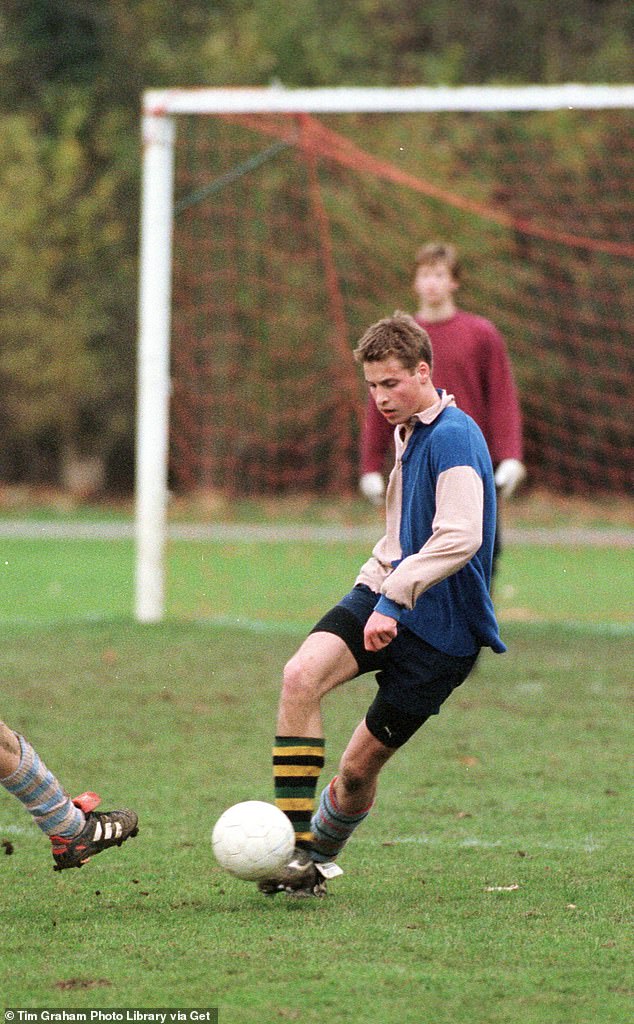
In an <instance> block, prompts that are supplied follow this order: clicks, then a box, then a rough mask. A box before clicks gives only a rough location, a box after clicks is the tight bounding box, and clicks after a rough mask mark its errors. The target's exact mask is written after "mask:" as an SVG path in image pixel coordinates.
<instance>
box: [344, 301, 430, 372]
mask: <svg viewBox="0 0 634 1024" xmlns="http://www.w3.org/2000/svg"><path fill="white" fill-rule="evenodd" d="M390 356H394V358H395V359H398V360H400V362H401V364H402V365H403V366H404V367H405V369H407V370H413V369H415V368H416V367H417V366H418V364H419V363H421V362H423V363H427V365H428V366H429V368H430V370H431V369H432V360H433V353H432V347H431V339H430V337H429V335H428V333H427V331H425V330H424V329H423V328H422V327H421V326H420V324H417V323H416V321H415V320H414V317H413V316H409V314H408V313H401V312H400V311H399V310H397V311H396V312H395V313H394V315H393V316H387V317H385V318H384V319H383V320H378V321H377V323H375V324H372V326H371V327H368V329H367V331H365V333H364V334H363V336H362V338H361V340H360V341H359V344H358V345H357V347H356V348H355V350H354V358H355V359H356V361H357V362H358V363H376V362H380V361H381V360H383V359H389V358H390Z"/></svg>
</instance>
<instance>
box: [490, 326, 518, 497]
mask: <svg viewBox="0 0 634 1024" xmlns="http://www.w3.org/2000/svg"><path fill="white" fill-rule="evenodd" d="M484 329H485V345H484V346H483V353H484V356H483V359H482V373H483V379H484V391H485V394H486V402H487V415H488V430H487V438H488V442H489V448H490V451H491V458H492V460H493V464H494V465H495V466H496V467H497V468H496V472H495V484H496V487H497V488H498V492H499V493H500V494H501V496H502V497H503V498H510V497H511V495H512V494H513V493H514V491H515V490H516V489H517V487H519V485H520V484H521V483H522V481H523V480H524V479H525V477H526V469H525V467H524V463H523V458H524V453H523V442H522V414H521V409H520V403H519V396H518V393H517V387H516V384H515V378H514V376H513V367H512V365H511V359H510V356H509V353H508V350H507V347H506V344H505V342H504V339H503V337H502V335H501V334H500V333H499V331H498V330H497V329H496V328H495V327H494V326H493V324H491V323H489V321H484Z"/></svg>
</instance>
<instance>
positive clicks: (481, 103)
mask: <svg viewBox="0 0 634 1024" xmlns="http://www.w3.org/2000/svg"><path fill="white" fill-rule="evenodd" d="M632 108H634V85H583V84H574V83H573V84H563V85H554V86H508V87H506V86H477V87H475V86H463V87H455V88H451V87H429V88H427V87H405V88H376V87H371V88H352V87H350V88H347V87H340V88H317V89H285V88H282V87H279V86H275V87H270V88H253V89H252V88H226V89H225V88H199V89H166V90H148V91H147V92H146V93H145V94H144V96H143V111H142V141H143V160H142V183H141V189H142V206H141V224H140V265H139V323H138V364H137V427H136V484H135V492H136V493H135V538H136V540H135V543H136V554H135V560H136V572H135V609H134V611H135V617H136V619H137V620H138V621H140V622H156V621H160V620H161V618H162V617H163V615H164V609H165V574H166V571H165V548H166V537H167V507H168V479H169V449H170V442H169V432H170V407H171V402H172V398H173V396H172V358H173V355H172V352H171V345H170V332H171V322H172V312H171V306H172V292H173V279H174V268H173V266H172V263H173V255H172V254H173V241H174V218H175V204H176V200H175V196H174V185H175V164H176V142H177V138H178V134H179V128H178V125H179V121H180V120H185V119H187V118H189V119H191V118H192V117H193V118H196V117H198V118H200V117H216V118H218V117H224V118H226V119H229V120H231V118H234V119H240V118H248V117H251V116H252V117H253V118H255V117H266V116H270V115H282V116H284V115H297V116H298V117H299V118H301V117H302V116H303V115H310V116H315V117H321V116H322V115H338V114H344V115H353V116H354V115H364V114H384V115H385V114H388V115H395V116H397V115H401V114H406V115H413V114H425V113H426V114H433V115H436V114H440V113H442V112H446V113H448V114H452V113H454V114H459V113H480V112H501V113H510V112H517V113H519V112H539V111H542V112H544V113H547V112H557V111H585V110H587V111H591V110H603V111H610V110H624V109H632ZM298 124H299V129H298V131H299V133H300V136H301V132H302V130H304V129H303V128H302V124H301V121H300V122H298ZM304 128H305V130H306V132H310V131H314V128H315V125H314V123H313V122H311V123H310V124H309V123H308V122H306V125H305V126H304ZM264 135H265V137H266V136H267V135H268V142H269V144H270V145H269V148H267V149H265V150H264V151H262V152H260V153H259V154H256V155H255V156H249V157H247V158H246V159H245V160H243V162H242V163H237V164H236V167H237V170H236V171H234V170H231V169H229V170H226V171H224V172H223V173H221V174H220V175H219V176H217V177H216V178H215V179H214V181H213V182H212V184H211V185H210V186H204V187H203V188H202V189H201V190H200V192H201V194H202V193H205V192H206V193H208V194H212V192H213V190H214V189H216V188H218V187H219V185H218V182H220V183H221V184H222V183H223V182H226V181H229V180H231V175H232V174H237V173H239V174H241V175H243V176H244V175H248V174H249V173H251V172H252V170H253V168H255V167H256V166H257V165H258V161H260V162H263V161H265V160H267V159H268V158H269V155H270V154H271V153H272V152H273V151H275V152H278V151H282V150H283V149H284V147H285V146H288V145H290V144H291V143H290V142H289V136H288V134H287V133H286V131H285V129H283V128H280V127H279V126H276V125H273V124H269V125H268V126H267V127H265V128H264ZM308 138H309V136H308V135H306V139H308ZM271 140H272V141H271ZM323 144H324V146H326V147H328V146H330V147H331V149H330V156H331V157H332V159H333V160H336V161H337V162H338V164H339V166H340V167H342V168H344V167H352V166H353V165H354V163H355V161H356V160H358V159H360V157H359V153H360V152H361V151H360V150H359V149H358V148H356V149H355V146H354V144H353V143H352V142H348V143H346V142H345V141H342V140H341V139H334V137H332V133H331V135H328V133H327V131H324V134H323ZM301 145H304V146H305V151H306V153H309V155H310V154H313V156H314V151H313V150H312V149H310V147H309V146H308V144H307V143H306V142H305V140H304V141H302V139H301V137H300V146H301ZM311 145H312V143H311ZM313 156H311V158H310V159H307V161H306V168H307V170H306V175H307V177H306V188H307V189H308V190H311V189H313V186H314V185H315V184H316V170H315V167H314V159H313ZM365 156H366V160H365V164H364V166H363V167H362V172H363V173H366V174H374V175H376V177H377V180H378V181H383V182H386V183H388V184H387V185H386V187H390V188H391V187H392V186H394V187H403V188H405V189H413V190H414V191H416V190H417V189H420V190H422V191H424V190H425V189H426V190H427V193H426V194H427V195H428V196H429V197H431V200H433V201H443V200H444V199H447V201H448V203H449V206H451V205H452V204H453V207H454V208H457V207H459V206H460V205H462V206H463V207H464V208H465V209H467V210H468V211H470V213H472V214H475V215H476V216H477V215H479V214H480V213H481V212H482V210H483V205H482V203H481V202H479V200H478V199H477V197H464V196H462V197H461V196H459V195H457V193H456V191H455V190H454V191H452V190H451V189H450V188H448V187H445V186H444V185H443V182H442V181H441V180H439V181H436V182H434V183H432V184H430V183H429V181H428V182H427V183H426V184H421V182H420V181H419V180H418V179H416V178H415V176H414V175H413V174H411V173H410V174H406V173H405V172H402V171H399V170H398V168H396V169H395V167H394V166H393V165H390V166H388V165H387V164H386V162H385V161H384V160H383V161H381V160H380V159H378V158H374V159H373V158H372V155H371V154H370V155H369V156H368V155H367V154H365ZM311 160H312V163H311ZM214 173H216V172H214ZM342 173H343V172H342ZM332 187H333V188H335V187H336V185H333V186H332ZM313 193H314V195H313V199H314V202H313V205H312V208H311V209H312V213H311V216H312V217H313V218H314V224H315V232H316V234H319V233H320V232H321V267H322V273H323V275H324V278H325V280H326V287H327V292H328V297H327V299H326V300H324V306H323V308H324V317H325V318H329V319H331V320H332V321H334V322H335V323H336V324H338V325H339V328H340V329H338V330H337V332H336V334H337V338H336V339H335V344H336V345H339V351H341V345H342V344H344V343H345V342H344V338H343V335H342V329H341V321H342V316H343V312H342V311H343V298H342V295H341V293H340V292H337V288H336V284H337V282H336V281H335V282H334V285H332V287H330V285H329V282H328V278H329V277H331V278H336V277H337V268H336V265H335V258H334V256H333V254H332V253H331V252H329V246H330V242H329V237H328V234H327V227H328V226H327V225H326V227H325V228H324V230H322V227H323V225H324V223H325V221H326V220H327V212H326V211H325V208H324V206H323V199H322V198H321V197H320V195H319V194H318V188H314V189H313ZM256 213H257V210H256ZM489 214H490V219H491V220H492V221H495V218H496V216H497V217H498V223H499V224H500V225H502V226H504V224H505V218H506V221H507V222H508V223H507V226H508V227H509V228H510V229H511V230H515V231H516V234H517V229H518V226H519V227H520V228H521V231H520V234H522V233H523V234H524V235H525V236H526V237H530V231H531V227H530V223H529V220H530V218H528V217H527V216H526V215H524V217H523V219H522V218H520V217H519V216H518V214H517V213H514V214H512V215H507V214H505V213H504V212H503V211H501V212H498V213H496V212H495V211H493V210H490V211H489ZM252 226H253V230H254V231H257V224H255V223H253V222H252ZM540 230H541V231H542V234H544V233H545V232H544V229H543V228H541V229H539V228H537V227H536V228H535V229H534V232H533V236H532V237H533V238H535V239H538V238H539V232H540ZM551 234H552V237H553V239H555V238H556V231H553V232H552V233H551ZM559 234H560V239H559V241H561V242H562V244H567V243H566V239H568V240H569V242H570V245H571V246H572V247H573V248H574V247H575V246H579V245H580V244H581V247H582V248H583V245H586V249H588V250H589V251H591V250H592V249H593V238H592V237H590V238H587V237H586V236H582V232H581V231H579V232H578V233H577V234H574V233H571V232H567V233H565V232H560V233H559ZM588 234H589V235H590V236H592V231H591V230H590V229H589V230H588ZM599 242H600V246H599V248H597V249H596V252H597V254H598V255H597V258H598V259H602V258H603V257H604V256H605V257H606V258H607V257H608V256H609V255H610V254H612V255H615V256H616V257H617V258H624V259H626V260H631V259H632V254H633V252H634V250H633V249H632V245H631V237H630V238H629V242H628V240H627V239H626V240H625V241H622V240H620V239H605V238H604V239H599ZM263 244H266V241H265V242H264V243H263ZM601 246H603V248H601ZM204 259H205V257H204V256H196V257H195V260H196V262H200V263H202V262H203V261H204ZM210 260H211V264H213V266H210V269H209V270H208V272H207V280H208V279H209V275H211V274H212V273H213V272H214V269H215V270H216V271H218V268H219V267H220V264H219V263H218V260H219V257H218V256H212V257H210ZM214 260H216V262H215V263H213V261H214ZM628 265H629V264H628ZM277 269H278V268H275V270H276V272H277ZM218 272H219V271H218ZM331 284H332V282H331ZM239 287H240V288H241V289H242V292H243V294H244V295H245V296H246V297H247V298H246V299H245V301H247V299H248V300H249V301H250V300H251V298H252V289H251V285H250V284H249V282H248V281H247V282H246V283H243V284H241V285H240V286H239ZM358 287H361V286H358V285H356V284H355V285H354V286H353V285H350V286H349V289H348V290H349V292H350V294H351V295H352V298H351V299H350V301H351V302H354V301H357V304H360V299H359V298H358V296H356V293H354V294H352V293H353V292H354V289H355V288H358ZM532 287H534V285H533V282H532V281H527V288H528V289H530V288H532ZM250 289H251V290H250ZM181 290H182V289H181ZM203 290H204V289H203ZM344 290H345V289H344ZM355 296H356V298H355ZM263 301H265V300H263ZM319 301H320V302H321V301H322V300H321V299H320V300H319ZM202 302H203V306H204V299H203V300H202ZM300 309H301V303H300V304H297V303H296V302H295V301H292V302H289V304H288V310H287V313H286V315H287V317H288V318H290V317H292V316H293V315H299V314H298V313H297V310H300ZM294 311H295V312H294ZM483 312H486V311H485V310H483ZM355 327H356V324H355ZM213 330H214V325H213V324H211V325H210V331H211V332H212V333H213ZM232 331H233V328H232ZM232 331H228V333H227V337H233V336H234V335H233V333H232ZM351 340H352V341H354V336H352V338H351ZM289 351H290V358H292V355H293V353H292V351H291V350H289ZM198 365H199V363H197V361H196V360H190V361H189V363H188V368H187V371H186V372H188V373H189V374H190V375H191V374H194V375H195V374H196V372H197V367H198ZM223 372H226V374H227V379H228V380H231V372H232V368H231V366H227V367H226V368H225V370H224V371H223ZM353 386H354V385H351V387H353ZM186 404H187V403H186V401H185V402H183V403H181V408H182V409H183V410H184V412H185V413H186V411H187V410H186ZM324 415H326V414H325V413H323V412H322V417H323V416H324ZM328 415H331V413H329V414H328ZM276 429H277V432H278V433H279V431H280V430H282V431H283V427H281V428H276ZM295 456H296V453H295V455H294V456H293V457H295ZM328 457H329V458H332V456H331V455H329V456H328Z"/></svg>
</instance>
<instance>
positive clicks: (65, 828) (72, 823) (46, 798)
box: [0, 734, 86, 836]
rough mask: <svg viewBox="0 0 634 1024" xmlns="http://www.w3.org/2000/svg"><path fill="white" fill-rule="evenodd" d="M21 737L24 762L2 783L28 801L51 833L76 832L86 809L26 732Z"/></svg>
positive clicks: (40, 825)
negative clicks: (74, 801)
mask: <svg viewBox="0 0 634 1024" xmlns="http://www.w3.org/2000/svg"><path fill="white" fill-rule="evenodd" d="M16 735H17V734H16ZM18 740H19V741H20V750H21V757H20V764H19V765H18V767H17V768H16V770H15V771H14V772H13V773H12V774H11V775H8V776H7V777H6V779H0V783H2V785H3V786H4V788H5V789H6V790H7V791H8V792H9V793H13V795H14V796H15V797H17V798H18V800H19V801H20V802H21V803H22V804H24V806H25V807H26V809H27V811H29V812H30V814H31V815H32V816H33V819H34V821H35V823H36V825H37V826H38V827H39V828H41V829H42V832H45V833H46V835H47V836H76V835H77V834H78V833H79V832H81V830H82V828H83V827H84V824H85V821H86V819H85V817H84V813H83V811H81V810H80V809H79V807H75V805H74V803H73V802H72V800H71V799H70V797H69V796H68V794H67V793H65V792H64V790H63V789H62V787H61V786H60V784H59V782H58V781H57V779H56V778H55V776H54V775H52V774H51V772H49V770H48V768H47V767H46V765H45V764H44V762H43V761H41V760H40V758H39V757H38V755H37V753H36V752H35V750H34V749H33V747H32V746H31V745H30V743H28V742H27V741H26V740H25V739H24V737H23V736H18Z"/></svg>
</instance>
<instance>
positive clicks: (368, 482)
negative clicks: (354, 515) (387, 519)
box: [359, 473, 385, 505]
mask: <svg viewBox="0 0 634 1024" xmlns="http://www.w3.org/2000/svg"><path fill="white" fill-rule="evenodd" d="M359 490H360V491H361V494H362V495H363V497H364V498H367V499H368V501H371V502H372V504H373V505H382V504H383V497H384V495H385V481H384V480H383V477H382V476H381V474H380V473H364V474H363V476H362V477H361V479H360V480H359Z"/></svg>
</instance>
